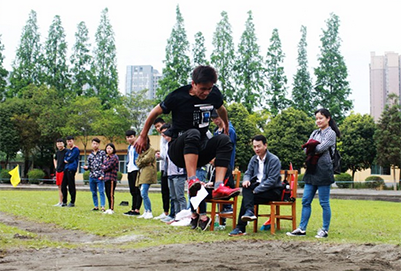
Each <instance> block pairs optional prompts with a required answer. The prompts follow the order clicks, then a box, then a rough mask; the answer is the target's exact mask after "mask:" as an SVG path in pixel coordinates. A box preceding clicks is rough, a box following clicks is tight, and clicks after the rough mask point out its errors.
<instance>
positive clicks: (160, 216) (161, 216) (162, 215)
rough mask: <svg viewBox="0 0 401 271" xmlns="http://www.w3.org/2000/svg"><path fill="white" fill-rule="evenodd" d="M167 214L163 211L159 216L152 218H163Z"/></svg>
mask: <svg viewBox="0 0 401 271" xmlns="http://www.w3.org/2000/svg"><path fill="white" fill-rule="evenodd" d="M166 216H167V215H166V214H165V213H161V214H160V215H159V216H156V217H154V218H153V219H163V218H165V217H166Z"/></svg>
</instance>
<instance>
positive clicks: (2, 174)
mask: <svg viewBox="0 0 401 271" xmlns="http://www.w3.org/2000/svg"><path fill="white" fill-rule="evenodd" d="M8 172H10V170H8V169H3V170H1V171H0V181H1V182H2V183H11V182H10V179H11V175H10V174H8Z"/></svg>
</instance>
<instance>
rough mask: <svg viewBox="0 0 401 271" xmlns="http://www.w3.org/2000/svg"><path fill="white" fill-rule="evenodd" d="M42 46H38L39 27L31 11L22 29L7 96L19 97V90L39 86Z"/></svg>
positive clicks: (34, 14)
mask: <svg viewBox="0 0 401 271" xmlns="http://www.w3.org/2000/svg"><path fill="white" fill-rule="evenodd" d="M42 62H43V55H42V46H41V44H40V34H39V27H38V25H37V18H36V12H35V11H33V10H32V11H31V12H30V13H29V18H28V21H27V23H26V25H25V26H24V28H23V29H22V34H21V41H20V44H19V47H18V48H17V53H16V58H15V59H14V61H13V65H12V71H11V74H10V91H8V92H7V95H8V96H16V95H18V96H21V95H22V93H21V89H22V88H24V87H26V86H28V85H29V84H36V85H39V84H40V83H42V82H43V81H42V80H43V74H42V65H43V63H42Z"/></svg>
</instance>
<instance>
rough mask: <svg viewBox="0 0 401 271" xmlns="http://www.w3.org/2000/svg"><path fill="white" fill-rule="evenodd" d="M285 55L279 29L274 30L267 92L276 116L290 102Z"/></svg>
mask: <svg viewBox="0 0 401 271" xmlns="http://www.w3.org/2000/svg"><path fill="white" fill-rule="evenodd" d="M284 57H285V55H284V53H283V50H282V49H281V40H280V37H279V34H278V30H277V29H273V33H272V37H271V38H270V46H269V48H268V49H267V56H266V73H267V89H266V90H267V91H266V93H267V94H268V95H267V96H268V99H267V104H268V105H269V109H270V112H271V113H272V115H273V116H276V115H277V114H278V113H279V112H280V111H281V110H283V109H285V108H287V107H288V106H289V104H290V101H289V100H288V99H287V97H286V95H287V87H286V84H287V77H286V76H285V74H284V67H283V62H284Z"/></svg>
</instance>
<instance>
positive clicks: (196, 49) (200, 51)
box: [192, 32, 209, 67]
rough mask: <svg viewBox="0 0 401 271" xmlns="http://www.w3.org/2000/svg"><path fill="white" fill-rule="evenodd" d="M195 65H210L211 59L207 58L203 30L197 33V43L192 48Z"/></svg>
mask: <svg viewBox="0 0 401 271" xmlns="http://www.w3.org/2000/svg"><path fill="white" fill-rule="evenodd" d="M192 53H193V63H194V67H196V66H199V65H209V61H207V60H206V47H205V37H204V36H203V34H202V32H198V33H196V34H195V43H194V46H193V49H192Z"/></svg>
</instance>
